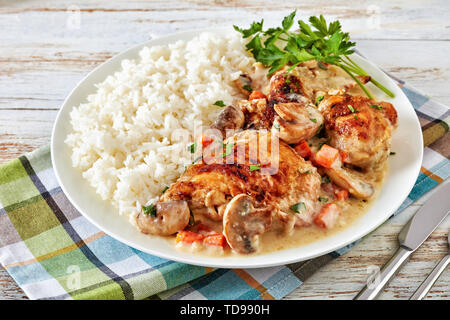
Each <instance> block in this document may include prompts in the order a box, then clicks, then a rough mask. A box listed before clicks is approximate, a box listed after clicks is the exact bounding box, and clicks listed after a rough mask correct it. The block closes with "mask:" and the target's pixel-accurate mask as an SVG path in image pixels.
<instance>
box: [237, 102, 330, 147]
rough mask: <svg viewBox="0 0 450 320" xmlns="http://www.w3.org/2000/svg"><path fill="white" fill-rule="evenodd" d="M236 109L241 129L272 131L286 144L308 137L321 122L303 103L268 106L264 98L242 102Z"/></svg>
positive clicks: (320, 116) (320, 115)
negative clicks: (243, 119)
mask: <svg viewBox="0 0 450 320" xmlns="http://www.w3.org/2000/svg"><path fill="white" fill-rule="evenodd" d="M238 107H239V108H240V109H241V110H242V112H243V114H244V117H245V124H244V128H246V129H267V130H272V132H273V133H274V134H276V135H278V136H279V137H280V139H282V140H283V141H285V142H286V143H289V144H292V143H297V142H299V141H301V140H305V139H309V138H311V137H312V136H314V134H315V133H316V132H317V130H318V129H319V128H320V126H321V125H322V122H323V117H322V114H321V113H320V112H319V111H317V109H316V108H315V107H314V106H313V105H311V104H308V103H304V102H301V103H299V102H297V103H294V102H289V103H279V104H275V105H270V104H268V103H267V101H266V99H256V100H251V101H247V100H242V101H239V102H238Z"/></svg>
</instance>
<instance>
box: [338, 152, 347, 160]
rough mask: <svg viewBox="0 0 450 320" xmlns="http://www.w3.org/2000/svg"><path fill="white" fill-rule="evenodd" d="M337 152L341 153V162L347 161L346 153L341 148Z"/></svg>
mask: <svg viewBox="0 0 450 320" xmlns="http://www.w3.org/2000/svg"><path fill="white" fill-rule="evenodd" d="M339 154H340V155H341V160H342V162H347V160H348V153H347V152H345V151H342V150H339Z"/></svg>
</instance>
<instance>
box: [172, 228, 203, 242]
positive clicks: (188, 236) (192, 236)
mask: <svg viewBox="0 0 450 320" xmlns="http://www.w3.org/2000/svg"><path fill="white" fill-rule="evenodd" d="M204 237H205V236H204V235H202V234H200V233H195V232H192V231H188V230H184V231H180V232H178V233H177V238H176V242H177V243H179V242H185V243H193V242H196V241H202V240H203V238H204Z"/></svg>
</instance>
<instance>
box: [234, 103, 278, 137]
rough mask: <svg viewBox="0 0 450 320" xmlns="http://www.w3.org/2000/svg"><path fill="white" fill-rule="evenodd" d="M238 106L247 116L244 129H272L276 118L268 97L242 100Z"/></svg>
mask: <svg viewBox="0 0 450 320" xmlns="http://www.w3.org/2000/svg"><path fill="white" fill-rule="evenodd" d="M237 106H238V108H239V109H240V110H242V112H243V114H244V117H245V124H244V129H256V130H259V129H266V130H270V128H271V127H272V124H273V120H274V118H275V115H276V114H275V110H274V108H273V106H270V105H268V104H267V101H266V99H255V100H250V101H249V100H241V101H239V102H238V103H237Z"/></svg>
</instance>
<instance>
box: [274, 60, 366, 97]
mask: <svg viewBox="0 0 450 320" xmlns="http://www.w3.org/2000/svg"><path fill="white" fill-rule="evenodd" d="M322 66H323V67H324V68H325V69H323V68H320V67H319V64H318V62H317V61H315V60H314V61H307V62H304V63H302V64H300V65H298V66H296V67H295V68H294V69H292V70H291V71H290V72H289V73H287V71H288V69H289V67H285V68H283V69H281V70H279V71H277V72H276V73H275V74H274V75H273V76H272V78H271V79H270V93H269V101H270V102H272V103H286V102H297V101H302V99H305V98H308V99H309V101H312V102H314V101H315V100H316V97H317V96H318V95H324V94H326V93H328V94H336V93H341V94H342V93H345V92H347V91H349V90H350V89H352V88H353V87H355V86H357V83H356V82H355V81H354V80H353V79H352V78H351V77H350V76H349V75H347V73H345V71H343V70H342V69H341V68H339V67H336V66H333V65H324V64H322ZM358 78H359V80H360V81H361V82H362V83H367V82H368V81H369V80H370V77H358Z"/></svg>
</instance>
